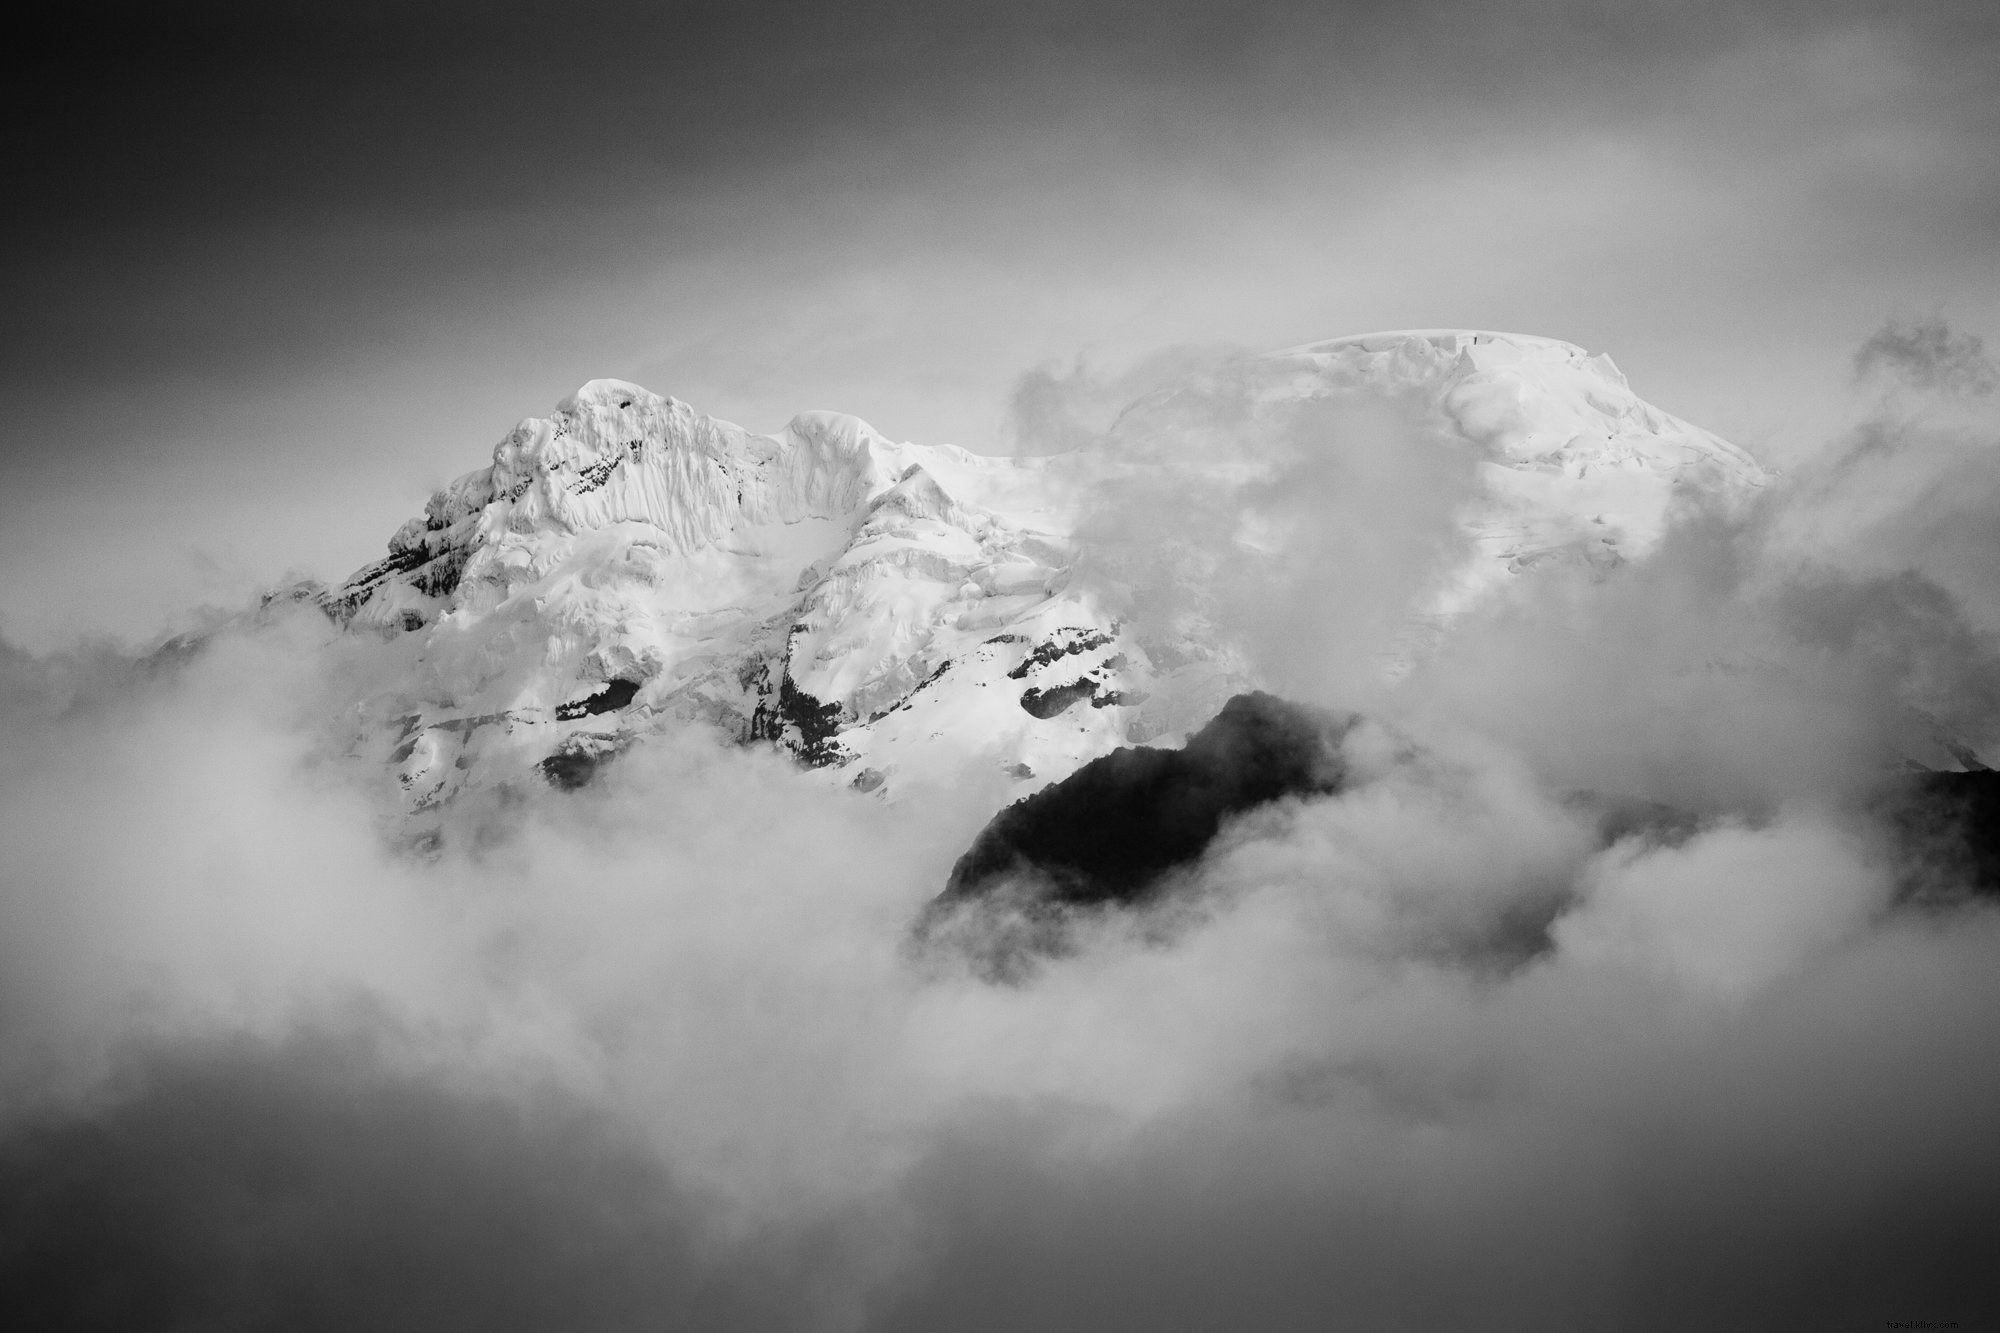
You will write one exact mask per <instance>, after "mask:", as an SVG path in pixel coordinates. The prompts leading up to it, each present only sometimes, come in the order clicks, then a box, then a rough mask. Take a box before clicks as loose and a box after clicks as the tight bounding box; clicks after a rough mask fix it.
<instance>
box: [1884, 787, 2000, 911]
mask: <svg viewBox="0 0 2000 1333" xmlns="http://www.w3.org/2000/svg"><path fill="white" fill-rule="evenodd" d="M1888 822H1889V826H1890V828H1891V830H1892V831H1893V833H1894V834H1895V836H1896V840H1897V842H1898V844H1899V845H1900V850H1901V851H1902V853H1903V859H1904V862H1905V866H1906V869H1905V875H1904V885H1903V889H1904V893H1905V895H1906V896H1907V897H1910V898H1913V899H1916V900H1918V901H1926V902H1939V901H1948V900H1951V899H1963V898H1965V897H1967V896H1972V897H1978V898H1989V899H1991V898H2000V772H1995V771H1993V770H1992V769H1987V768H1979V769H1973V770H1971V771H1968V772H1964V773H1938V772H1925V773H1917V774H1913V775H1912V776H1911V777H1910V779H1909V781H1908V782H1907V783H1906V784H1903V785H1902V786H1901V789H1900V790H1899V791H1897V792H1895V793H1894V794H1893V795H1892V796H1891V798H1890V806H1889V810H1888Z"/></svg>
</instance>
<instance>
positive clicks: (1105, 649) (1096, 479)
mask: <svg viewBox="0 0 2000 1333" xmlns="http://www.w3.org/2000/svg"><path fill="white" fill-rule="evenodd" d="M1364 411H1377V412H1388V413H1390V414H1391V415H1392V416H1393V418H1394V420H1395V422H1397V423H1399V424H1398V425H1397V427H1396V429H1395V430H1394V431H1393V432H1391V436H1392V438H1391V447H1392V448H1394V449H1397V450H1404V451H1420V452H1423V453H1424V454H1425V456H1426V457H1427V458H1430V457H1433V456H1434V458H1433V461H1437V460H1442V464H1443V465H1444V466H1447V467H1448V468H1453V469H1457V472H1456V473H1454V475H1459V476H1462V477H1463V479H1464V487H1463V490H1462V493H1457V494H1455V498H1454V499H1453V501H1452V504H1453V506H1454V507H1453V508H1452V510H1451V512H1450V515H1449V518H1450V521H1451V523H1452V525H1453V528H1454V531H1456V532H1457V533H1459V534H1460V535H1461V536H1462V537H1463V541H1462V543H1461V544H1459V545H1458V546H1455V547H1452V548H1450V550H1449V552H1448V553H1449V555H1450V559H1449V560H1448V561H1447V562H1446V563H1444V564H1442V565H1440V566H1439V567H1438V568H1436V569H1427V570H1425V571H1423V577H1422V578H1421V579H1420V580H1419V581H1418V582H1417V583H1416V584H1414V585H1413V587H1414V589H1415V595H1414V596H1412V597H1411V598H1410V601H1409V605H1408V608H1407V609H1408V615H1409V619H1410V623H1411V625H1412V626H1413V627H1418V628H1419V629H1421V628H1424V627H1428V629H1429V630H1430V631H1432V632H1435V631H1436V630H1437V629H1438V627H1440V626H1445V625H1448V624H1449V622H1450V620H1451V619H1452V618H1453V617H1454V616H1456V615H1459V614H1461V613H1463V612H1464V611H1465V610H1466V609H1468V608H1469V607H1472V606H1474V605H1476V604H1478V603H1479V602H1480V601H1481V599H1483V598H1486V597H1490V596H1493V595H1496V593H1497V592H1498V591H1499V590H1500V589H1502V588H1504V587H1505V585H1506V584H1507V582H1508V580H1509V578H1510V576H1511V575H1512V574H1514V573H1516V572H1518V571H1519V570H1521V569H1523V568H1525V567H1527V566H1529V565H1532V564H1535V563H1538V562H1542V561H1548V560H1571V561H1580V562H1585V563H1588V564H1590V565H1593V566H1597V567H1607V566H1609V565H1612V564H1615V563H1617V562H1618V561H1620V560H1622V559H1625V558H1629V557H1631V556H1634V555H1638V554H1643V553H1644V552H1645V551H1646V550H1648V549H1649V548H1650V547H1651V546H1652V545H1653V544H1654V543H1655V542H1657V541H1658V539H1659V537H1660V534H1661V532H1662V530H1663V527H1664V525H1665V522H1666V518H1667V514H1668V510H1669V506H1670V505H1671V504H1672V503H1673V502H1674V501H1675V498H1676V496H1677V495H1685V494H1688V493H1697V494H1700V495H1703V496H1708V497H1713V498H1716V499H1719V500H1722V501H1724V502H1729V501H1733V500H1737V499H1740V498H1741V497H1743V496H1745V495H1747V494H1748V493H1750V492H1751V491H1753V490H1755V489H1756V488H1757V487H1759V486H1761V485H1762V484H1763V483H1764V480H1765V476H1764V473H1763V472H1762V470H1761V469H1760V468H1759V467H1758V465H1757V464H1756V463H1755V462H1754V461H1753V460H1752V459H1751V458H1750V457H1749V456H1748V455H1746V454H1745V453H1743V452H1742V451H1741V450H1739V449H1737V448H1735V447H1734V446H1732V445H1730V444H1728V443H1726V442H1725V441H1723V440H1721V439H1719V438H1717V437H1716V436H1714V435H1712V434H1710V433H1708V432H1706V431H1703V430H1701V429H1699V428H1697V427H1695V426H1692V425H1689V424H1688V423H1686V422H1683V421H1680V420H1678V419H1676V418H1674V417H1672V416H1669V415H1667V414H1666V413H1664V412H1661V411H1659V410H1658V409H1656V408H1654V407H1651V406H1649V405H1648V404H1646V403H1645V402H1643V401H1641V400H1640V399H1639V398H1638V397H1637V396H1636V395H1635V394H1634V393H1633V392H1632V390H1631V389H1630V387H1629V386H1628V385H1627V384H1626V382H1625V378H1624V376H1623V375H1622V374H1620V373H1619V371H1618V370H1617V368H1616V367H1615V366H1613V365H1612V363H1611V361H1610V360H1609V359H1608V358H1607V357H1603V356H1591V355H1589V354H1587V353H1586V352H1584V351H1583V350H1581V349H1579V348H1577V347H1574V346H1572V345H1570V344H1568V343H1563V342H1557V341H1553V340H1550V339H1544V338H1531V337H1521V336H1516V335H1512V334H1498V333H1476V332H1464V331H1416V332H1398V333H1384V334H1371V335H1365V336H1361V337H1352V338H1342V339H1336V340H1333V341H1330V342H1322V343H1314V344H1309V345H1307V346H1303V347H1298V348H1293V349H1290V350H1287V351H1283V352H1278V353H1273V354H1270V355H1267V356H1263V357H1258V358H1251V359H1247V360H1242V361H1236V362H1230V363H1227V364H1225V365H1220V366H1218V367H1216V368H1214V369H1213V370H1212V371H1211V372H1209V373H1206V374H1205V375H1202V376H1197V377H1191V378H1190V379H1189V380H1188V381H1187V382H1185V383H1183V384H1181V385H1178V386H1176V387H1175V388H1173V389H1170V390H1166V391H1162V392H1159V393H1155V394H1152V395H1149V396H1148V397H1146V398H1144V399H1141V400H1140V401H1138V402H1136V403H1133V404H1132V405H1130V406H1129V407H1128V408H1127V409H1126V411H1125V412H1124V413H1122V414H1121V415H1120V417H1119V418H1118V420H1117V422H1116V424H1115V425H1113V426H1112V427H1111V429H1110V430H1109V431H1107V432H1106V433H1105V434H1104V436H1103V437H1102V438H1101V439H1099V440H1097V441H1095V442H1094V443H1092V444H1090V445H1087V446H1085V447H1083V448H1081V449H1078V450H1075V451H1073V452H1070V453H1067V454H1062V455H1057V456H1054V457H1049V458H1007V457H983V456H980V455H977V454H973V453H969V452H967V451H966V450H964V449H960V448H955V447H952V446H949V445H919V444H908V443H896V442H893V441H891V440H888V439H886V438H884V437H883V436H882V435H881V434H879V433H878V432H876V431H875V430H874V429H873V428H871V427H870V426H868V425H867V424H866V423H865V422H862V421H860V420H858V419H856V418H854V417H850V416H843V415H840V414H837V413H830V412H818V413H809V414H806V415H802V416H799V417H797V418H795V419H794V420H793V421H792V422H791V423H790V424H789V425H787V426H786V427H785V428H784V429H783V430H781V431H779V432H778V433H777V434H775V435H756V434H752V433H750V432H748V431H745V430H743V429H741V428H739V427H737V426H734V425H731V424H729V423H727V422H723V421H718V420H716V419H714V418H712V417H707V416H703V415H700V414H699V413H697V412H696V411H695V410H694V409H693V408H692V407H690V406H688V405H687V404H685V403H682V402H680V401H678V400H675V399H672V398H667V397H662V396H660V395H658V394H655V393H652V392H649V391H648V390H646V389H643V388H640V387H639V386H637V385H633V384H627V383H624V382H621V381H617V380H594V381H592V382H591V383H589V384H586V385H584V386H583V388H581V389H580V390H578V391H577V393H576V394H575V395H574V396H572V397H571V398H569V399H566V400H565V401H564V402H563V403H561V404H560V405H559V406H558V407H557V409H556V411H555V413H554V414H553V415H552V416H550V417H548V418H545V419H544V418H531V419H528V420H526V421H523V422H522V423H521V424H520V425H519V426H517V427H516V428H515V429H514V430H513V431H512V432H511V433H510V434H509V435H508V436H507V437H506V438H505V439H504V440H502V441H501V442H500V444H499V445H498V447H496V448H495V450H494V453H493V460H492V463H491V465H490V466H488V467H484V468H481V469H479V470H477V471H474V472H470V473H467V474H466V475H465V476H462V477H460V478H459V479H458V480H457V481H455V482H453V483H452V484H451V485H449V486H447V487H446V488H445V489H444V490H442V491H440V492H438V493H437V494H436V495H434V496H432V497H431V500H430V502H429V504H428V505H427V506H426V508H425V512H424V513H423V515H422V516H420V517H418V518H414V519H412V520H410V521H409V522H408V523H407V524H405V525H404V526H403V528H402V529H401V530H400V531H398V532H397V533H396V534H395V536H394V537H393V538H391V540H390V542H389V551H388V554H387V556H386V557H385V558H384V559H382V560H380V561H377V562H375V563H374V564H371V565H369V566H367V567H366V568H364V569H361V570H359V571H357V572H356V573H355V574H354V575H353V576H352V577H351V578H349V579H348V580H347V581H346V582H345V583H343V584H341V585H339V586H338V587H336V588H332V589H329V590H327V591H326V592H325V593H324V594H323V602H324V605H325V606H326V607H327V609H328V610H329V611H330V612H331V613H333V614H334V615H335V616H336V618H338V619H340V620H342V621H343V622H344V623H345V624H346V625H347V626H348V627H349V629H350V630H351V631H352V632H355V633H373V634H379V635H382V636H384V637H386V638H388V639H390V640H392V641H393V642H394V643H395V644H396V645H397V647H398V650H399V651H402V652H406V653H407V654H408V662H407V668H408V669H407V673H406V675H405V676H404V677H403V680H404V682H405V683H404V686H403V688H401V689H399V690H396V691H394V692H392V693H390V694H387V695H385V696H382V697H380V698H378V699H375V700H373V701H371V702H370V703H369V704H368V705H367V707H366V709H365V715H364V716H363V718H362V719H361V722H360V725H359V727H358V729H357V741H358V743H359V744H360V745H361V746H363V747H364V748H366V747H374V748H378V749H379V750H380V751H381V754H382V757H383V758H384V759H385V760H387V761H388V762H389V763H391V764H392V765H393V766H394V768H395V771H396V773H397V775H398V778H399V779H400V781H401V783H402V784H403V786H404V788H405V789H406V790H407V792H408V795H409V800H410V802H411V804H412V806H413V808H415V809H417V810H422V809H425V808H428V807H432V806H435V805H437V804H439V803H440V802H443V801H446V800H448V799H449V798H451V797H452V796H453V795H454V794H456V793H458V792H460V791H462V790H465V789H468V788H492V787H495V786H498V785H501V784H506V783H510V782H522V781H542V780H546V781H549V782H553V783H555V784H557V785H559V786H571V785H578V784H580V783H582V782H584V781H586V780H588V778H589V776H590V775H591V773H592V772H593V771H594V770H595V768H596V766H597V765H598V764H599V763H601V762H602V761H603V760H604V759H605V758H607V757H608V756H611V755H614V754H616V753H618V752H620V751H622V750H624V749H625V748H627V747H629V746H631V745H632V744H634V743H635V742H637V741H639V740H641V739H642V738H643V737H645V736H646V735H647V734H649V733H652V732H656V731H659V730H661V729H663V728H667V727H672V726H676V725H684V724H687V723H696V724H700V725H705V726H710V727H714V728H718V729H720V730H721V731H722V732H724V733H726V734H728V735H730V736H733V737H736V738H739V739H741V740H744V741H757V740H764V741H770V742H775V743H777V744H779V745H782V746H783V747H785V748H786V749H788V750H789V751H791V752H792V753H793V754H794V755H795V756H796V757H797V758H798V760H799V761H800V762H801V763H802V764H804V765H807V766H809V767H813V768H818V769H823V770H827V771H829V772H830V773H832V774H835V775H837V780H839V781H842V782H846V783H849V784H851V785H853V786H854V787H856V788H859V789H861V790H880V791H883V792H884V793H885V794H886V793H888V792H892V791H894V790H895V789H897V788H898V787H899V786H901V785H903V784H907V783H911V782H925V781H944V780H949V779H950V778H951V777H952V775H953V774H954V773H959V772H963V771H965V769H964V765H967V764H976V765H990V766H993V767H994V768H996V769H998V770H1001V771H1004V772H1007V773H1011V774H1013V775H1014V776H1015V777H1017V778H1019V779H1022V780H1023V781H1026V780H1028V779H1035V780H1037V781H1040V780H1045V779H1053V778H1060V777H1062V776H1064V775H1065V774H1067V773H1069V772H1071V771H1073V770H1074V769H1075V768H1076V767H1077V766H1079V765H1080V764H1082V763H1084V762H1086V761H1088V760H1090V759H1092V758H1094V757H1096V756H1099V755H1102V754H1104V753H1107V752H1108V751H1110V750H1112V749H1114V748H1115V747H1117V746H1119V745H1122V744H1127V743H1130V742H1133V741H1146V740H1153V739H1155V738H1166V739H1168V740H1169V741H1171V740H1172V739H1173V738H1175V737H1177V736H1178V735H1181V734H1185V733H1187V732H1189V731H1191V730H1192V729H1194V728H1196V727H1198V726H1199V725H1201V723H1203V722H1204V721H1206V720H1207V719H1208V718H1209V717H1210V716H1212V715H1213V714H1214V712H1215V711H1216V709H1217V707H1219V706H1220V704H1221V702H1222V701H1223V700H1224V699H1225V698H1227V697H1228V696H1229V695H1231V694H1233V693H1235V692H1236V691H1237V690H1239V689H1242V688H1246V687H1250V686H1254V685H1257V684H1259V683H1260V682H1258V681H1257V680H1255V679H1254V672H1253V670H1252V669H1251V667H1250V666H1249V664H1248V663H1247V661H1246V659H1245V657H1244V655H1243V653H1242V652H1241V650H1240V645H1238V644H1237V643H1235V642H1234V641H1232V639H1231V637H1230V635H1229V633H1228V632H1227V630H1226V628H1224V627H1220V626H1219V623H1218V621H1217V618H1216V617H1213V616H1209V615H1206V614H1204V607H1205V606H1206V603H1205V602H1204V600H1203V599H1204V597H1205V596H1212V595H1215V594H1216V592H1217V590H1216V589H1214V588H1205V585H1204V580H1205V579H1207V578H1208V577H1209V576H1210V575H1211V574H1212V573H1213V571H1212V570H1207V571H1205V570H1204V569H1203V568H1200V567H1192V568H1187V569H1182V570H1180V571H1178V572H1177V574H1176V578H1177V579H1179V580H1180V581H1181V582H1182V583H1183V584H1185V585H1186V586H1185V588H1184V589H1183V590H1184V591H1185V592H1186V594H1187V596H1186V598H1185V599H1184V601H1183V603H1182V604H1181V606H1180V607H1179V610H1178V613H1177V615H1176V616H1175V617H1174V618H1173V619H1172V620H1171V623H1168V622H1166V621H1162V620H1161V619H1160V618H1159V617H1157V616H1151V617H1149V615H1148V614H1146V608H1145V607H1143V606H1140V605H1139V604H1138V601H1139V600H1140V597H1141V595H1140V593H1139V592H1137V591H1135V588H1134V585H1133V583H1132V580H1131V579H1129V578H1127V577H1125V573H1126V572H1127V571H1126V570H1125V568H1124V566H1123V565H1121V562H1120V561H1121V557H1120V556H1119V554H1118V551H1117V550H1116V549H1115V548H1119V547H1120V546H1121V543H1122V544H1123V545H1124V546H1125V547H1127V548H1129V547H1131V546H1132V544H1133V540H1134V539H1133V538H1132V536H1131V534H1129V533H1120V532H1116V531H1112V530H1109V529H1107V527H1106V525H1104V524H1103V523H1102V522H1100V521H1099V520H1100V517H1101V514H1102V512H1103V509H1104V506H1105V504H1106V501H1107V497H1120V498H1121V502H1129V500H1130V499H1131V497H1132V496H1133V495H1134V494H1137V495H1139V496H1141V497H1150V503H1151V504H1152V505H1153V506H1154V508H1156V509H1170V508H1172V507H1173V506H1174V505H1175V504H1177V503H1179V502H1178V501H1175V500H1173V499H1172V498H1171V497H1173V496H1174V495H1177V494H1178V495H1183V496H1199V497H1205V498H1207V499H1211V500H1212V499H1213V498H1214V497H1217V496H1223V497H1228V496H1241V495H1244V494H1255V493H1257V488H1258V487H1260V486H1261V487H1266V488H1268V487H1271V486H1274V485H1276V486H1283V485H1284V484H1286V482H1285V476H1286V474H1284V472H1283V468H1282V467H1279V466H1278V464H1277V462H1276V461H1274V460H1278V459H1279V458H1280V457H1281V456H1282V458H1283V459H1284V460H1288V461H1287V462H1286V463H1285V464H1284V466H1289V467H1294V468H1295V467H1296V466H1297V465H1298V460H1299V459H1300V458H1301V457H1302V456H1320V455H1322V454H1324V455H1325V456H1330V457H1336V458H1337V457H1339V456H1340V454H1341V451H1342V450H1343V449H1351V448H1359V447H1361V443H1360V436H1359V435H1358V434H1357V432H1363V431H1365V430H1367V429H1369V428H1366V427H1365V426H1364V425H1357V424H1356V423H1357V421H1361V420H1362V418H1358V417H1356V416H1355V415H1353V413H1354V412H1364ZM1380 435H1381V432H1380V431H1379V430H1376V431H1375V432H1374V438H1371V440H1370V441H1369V442H1368V446H1367V447H1370V448H1377V449H1379V448H1380V447H1382V441H1381V439H1380V438H1379V437H1380ZM1246 442H1248V443H1246ZM1280 446H1282V447H1280ZM1274 469H1276V470H1274ZM1135 486H1136V487H1137V488H1138V489H1137V490H1136V491H1135V490H1133V489H1132V488H1133V487H1135ZM1121 488H1124V489H1122V490H1121ZM1176 488H1178V489H1176ZM1154 517H1155V518H1156V519H1157V520H1158V523H1159V525H1160V528H1161V529H1162V530H1164V531H1167V532H1169V533H1171V531H1172V528H1173V524H1174V523H1175V522H1176V521H1177V519H1176V515H1175V514H1173V513H1156V514H1155V515H1154ZM1190 521H1192V520H1190ZM1231 521H1243V516H1242V515H1241V514H1236V515H1234V516H1233V517H1232V519H1231ZM1140 544H1144V543H1143V541H1141V542H1140ZM1169 544H1171V543H1170V542H1169ZM1235 544H1236V545H1237V546H1240V547H1241V548H1242V549H1243V550H1245V551H1247V552H1250V553H1251V558H1255V555H1256V552H1257V551H1258V549H1259V539H1258V536H1257V534H1256V533H1255V532H1250V531H1246V532H1245V533H1244V534H1242V536H1241V538H1240V540H1237V541H1236V543H1235ZM1232 549H1233V548H1232ZM1125 554H1126V555H1129V554H1130V551H1129V549H1128V550H1127V551H1126V552H1125ZM1409 642H1410V644H1411V645H1414V646H1411V647H1409V649H1408V650H1409V651H1421V635H1420V634H1419V635H1418V636H1417V637H1415V638H1412V639H1411V640H1410V641H1409ZM1384 668H1385V669H1386V670H1393V669H1395V663H1394V662H1390V661H1385V663H1384Z"/></svg>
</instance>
